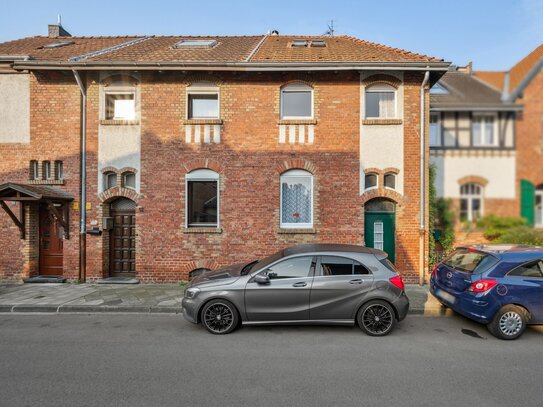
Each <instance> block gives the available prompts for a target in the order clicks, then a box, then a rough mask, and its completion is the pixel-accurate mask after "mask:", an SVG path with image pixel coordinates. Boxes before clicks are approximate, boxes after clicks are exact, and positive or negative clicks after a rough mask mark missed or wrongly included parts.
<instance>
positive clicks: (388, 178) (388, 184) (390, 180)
mask: <svg viewBox="0 0 543 407" xmlns="http://www.w3.org/2000/svg"><path fill="white" fill-rule="evenodd" d="M383 183H384V184H385V188H389V189H396V174H394V173H393V172H387V173H386V174H385V176H384V177H383Z"/></svg>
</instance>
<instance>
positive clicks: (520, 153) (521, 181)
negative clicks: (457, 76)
mask: <svg viewBox="0 0 543 407" xmlns="http://www.w3.org/2000/svg"><path fill="white" fill-rule="evenodd" d="M542 67H543V45H540V46H539V47H537V48H536V49H535V50H534V51H533V52H531V53H530V54H528V55H527V56H526V57H525V58H523V59H522V60H521V61H519V62H518V63H517V64H515V65H514V66H513V67H512V68H511V69H510V70H508V71H476V72H475V76H476V77H477V78H480V79H481V80H483V81H485V82H486V83H488V84H489V85H490V86H492V87H494V88H495V89H496V90H497V91H498V92H500V94H501V99H502V101H504V102H505V103H515V104H520V105H522V106H523V111H522V112H521V113H519V114H518V117H517V120H516V155H517V170H516V191H517V194H518V197H519V201H520V203H519V212H517V214H520V215H521V216H522V217H524V218H526V219H527V221H528V223H529V224H530V225H534V226H535V227H543V166H542V165H541V164H540V163H541V161H542V159H543V92H542V90H543V72H542V69H541V68H542Z"/></svg>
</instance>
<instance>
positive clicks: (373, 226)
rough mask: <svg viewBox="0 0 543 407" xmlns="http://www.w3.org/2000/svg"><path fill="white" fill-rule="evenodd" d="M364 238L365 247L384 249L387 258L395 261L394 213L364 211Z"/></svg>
mask: <svg viewBox="0 0 543 407" xmlns="http://www.w3.org/2000/svg"><path fill="white" fill-rule="evenodd" d="M364 240H365V244H366V247H373V248H375V249H379V250H383V251H385V252H386V253H387V254H388V258H389V260H390V261H391V262H392V263H394V262H395V261H396V214H395V213H394V212H369V211H366V212H365V214H364Z"/></svg>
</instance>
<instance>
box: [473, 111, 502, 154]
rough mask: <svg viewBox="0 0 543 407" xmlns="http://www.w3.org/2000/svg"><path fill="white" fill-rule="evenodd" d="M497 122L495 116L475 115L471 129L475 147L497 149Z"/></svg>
mask: <svg viewBox="0 0 543 407" xmlns="http://www.w3.org/2000/svg"><path fill="white" fill-rule="evenodd" d="M497 124H498V123H497V120H496V116H495V115H493V114H477V115H473V117H472V121H471V129H472V133H473V146H475V147H497V146H498V131H497V127H498V126H497Z"/></svg>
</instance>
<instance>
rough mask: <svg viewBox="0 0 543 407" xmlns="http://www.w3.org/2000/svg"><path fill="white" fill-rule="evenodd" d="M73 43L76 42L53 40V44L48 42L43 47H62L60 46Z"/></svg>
mask: <svg viewBox="0 0 543 407" xmlns="http://www.w3.org/2000/svg"><path fill="white" fill-rule="evenodd" d="M72 44H75V42H73V41H61V42H53V43H51V44H46V45H44V46H42V48H60V47H65V46H67V45H72Z"/></svg>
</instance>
